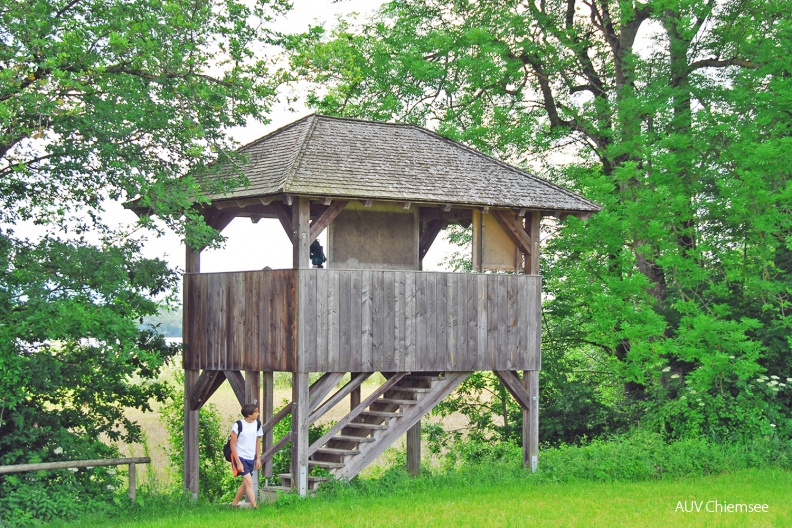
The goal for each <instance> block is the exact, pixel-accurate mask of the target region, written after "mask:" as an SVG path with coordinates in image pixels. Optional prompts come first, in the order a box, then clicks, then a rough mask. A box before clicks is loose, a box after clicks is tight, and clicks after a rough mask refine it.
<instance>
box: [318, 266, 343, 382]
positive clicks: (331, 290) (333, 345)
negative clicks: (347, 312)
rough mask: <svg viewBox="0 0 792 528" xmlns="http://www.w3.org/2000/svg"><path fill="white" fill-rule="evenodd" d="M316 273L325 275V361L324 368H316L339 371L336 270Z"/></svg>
mask: <svg viewBox="0 0 792 528" xmlns="http://www.w3.org/2000/svg"><path fill="white" fill-rule="evenodd" d="M317 273H318V274H322V275H327V276H328V281H327V310H328V314H327V323H328V324H327V361H326V363H324V364H323V366H324V368H321V369H317V371H318V372H331V371H339V370H341V369H339V360H340V358H339V336H340V321H339V313H338V312H339V310H340V298H339V293H340V292H339V285H340V280H339V276H338V272H337V271H335V270H324V269H323V270H318V271H317Z"/></svg>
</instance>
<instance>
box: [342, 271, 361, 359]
mask: <svg viewBox="0 0 792 528" xmlns="http://www.w3.org/2000/svg"><path fill="white" fill-rule="evenodd" d="M344 273H345V274H346V275H348V276H349V298H350V302H349V356H350V362H349V366H348V368H347V370H349V371H353V370H354V371H362V370H363V352H362V350H363V340H362V335H363V325H362V306H363V303H362V299H363V293H362V289H361V286H360V279H361V277H360V272H358V271H345V272H344Z"/></svg>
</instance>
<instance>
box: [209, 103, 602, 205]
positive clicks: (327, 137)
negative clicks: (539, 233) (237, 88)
mask: <svg viewBox="0 0 792 528" xmlns="http://www.w3.org/2000/svg"><path fill="white" fill-rule="evenodd" d="M239 151H240V152H241V153H244V154H246V155H247V158H248V159H247V163H246V164H244V165H242V167H241V169H242V171H243V172H244V173H245V175H246V176H247V178H248V179H249V185H247V186H246V187H243V188H239V189H237V190H235V191H232V192H230V193H226V194H224V195H214V196H211V197H210V198H212V199H213V200H222V199H239V198H249V197H256V196H268V195H275V194H293V195H307V196H327V197H337V198H353V199H374V200H377V199H379V200H399V201H409V202H415V203H442V204H455V205H470V206H492V207H514V208H525V209H542V210H551V211H562V212H570V213H571V212H579V213H591V212H596V211H599V210H600V209H601V207H600V206H599V205H597V204H595V203H594V202H591V201H589V200H586V199H585V198H582V197H580V196H578V195H577V194H575V193H573V192H570V191H567V190H566V189H563V188H561V187H559V186H557V185H554V184H552V183H549V182H547V181H544V180H542V179H540V178H538V177H536V176H534V175H532V174H529V173H527V172H525V171H522V170H520V169H517V168H515V167H512V166H511V165H508V164H506V163H503V162H501V161H498V160H496V159H495V158H492V157H490V156H486V155H484V154H482V153H480V152H477V151H475V150H473V149H471V148H468V147H466V146H464V145H462V144H460V143H457V142H454V141H451V140H449V139H446V138H444V137H442V136H440V135H438V134H436V133H434V132H431V131H429V130H426V129H424V128H421V127H418V126H415V125H406V124H393V123H380V122H371V121H361V120H357V119H347V118H337V117H329V116H322V115H317V114H313V115H310V116H308V117H305V118H303V119H300V120H298V121H295V122H294V123H292V124H290V125H287V126H285V127H283V128H281V129H279V130H276V131H275V132H272V133H271V134H268V135H266V136H264V137H262V138H260V139H258V140H256V141H254V142H252V143H249V144H248V145H245V146H243V147H242V148H240V149H239Z"/></svg>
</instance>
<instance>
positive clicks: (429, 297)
mask: <svg viewBox="0 0 792 528" xmlns="http://www.w3.org/2000/svg"><path fill="white" fill-rule="evenodd" d="M424 275H425V276H426V299H425V301H426V355H425V356H423V357H422V358H421V361H420V364H419V365H418V370H421V371H429V370H433V368H434V364H435V358H436V357H437V274H436V273H425V274H424Z"/></svg>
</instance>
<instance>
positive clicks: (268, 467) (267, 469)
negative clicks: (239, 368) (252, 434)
mask: <svg viewBox="0 0 792 528" xmlns="http://www.w3.org/2000/svg"><path fill="white" fill-rule="evenodd" d="M261 389H262V390H261V423H265V422H266V421H267V420H269V419H271V418H272V416H273V415H274V412H275V401H274V398H275V376H274V373H273V372H264V374H263V376H262V377H261ZM272 441H273V438H272V429H271V428H270V430H269V431H264V437H263V438H262V439H261V452H262V453H264V452H266V451H267V449H269V448H270V447H272ZM261 469H262V471H263V472H264V478H266V479H268V478H272V458H270V459H268V460H267V461H266V462H264V465H263V466H262V467H261Z"/></svg>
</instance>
